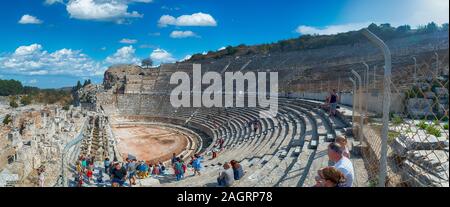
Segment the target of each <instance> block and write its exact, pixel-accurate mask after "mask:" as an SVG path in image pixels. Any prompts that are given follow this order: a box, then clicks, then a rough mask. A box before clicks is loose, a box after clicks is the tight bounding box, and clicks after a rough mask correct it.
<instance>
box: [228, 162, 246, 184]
mask: <svg viewBox="0 0 450 207" xmlns="http://www.w3.org/2000/svg"><path fill="white" fill-rule="evenodd" d="M230 164H231V167H232V168H233V175H234V179H235V180H239V179H241V178H242V177H243V176H244V169H243V168H242V166H241V164H239V163H238V162H237V161H236V160H231V162H230Z"/></svg>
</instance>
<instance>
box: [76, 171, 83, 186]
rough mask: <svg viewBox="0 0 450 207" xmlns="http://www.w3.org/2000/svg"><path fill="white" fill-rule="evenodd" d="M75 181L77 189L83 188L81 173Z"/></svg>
mask: <svg viewBox="0 0 450 207" xmlns="http://www.w3.org/2000/svg"><path fill="white" fill-rule="evenodd" d="M75 181H77V187H83V173H81V172H80V173H78V175H77V177H76V179H75Z"/></svg>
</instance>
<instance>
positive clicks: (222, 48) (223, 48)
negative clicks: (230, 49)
mask: <svg viewBox="0 0 450 207" xmlns="http://www.w3.org/2000/svg"><path fill="white" fill-rule="evenodd" d="M225 49H227V48H226V47H221V48H219V49H218V50H217V51H221V50H225Z"/></svg>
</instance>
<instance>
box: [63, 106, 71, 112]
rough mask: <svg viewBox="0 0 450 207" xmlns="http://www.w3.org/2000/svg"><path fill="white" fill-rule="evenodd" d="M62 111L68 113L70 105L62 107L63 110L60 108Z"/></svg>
mask: <svg viewBox="0 0 450 207" xmlns="http://www.w3.org/2000/svg"><path fill="white" fill-rule="evenodd" d="M62 109H63V110H64V111H69V109H70V105H65V106H63V108H62Z"/></svg>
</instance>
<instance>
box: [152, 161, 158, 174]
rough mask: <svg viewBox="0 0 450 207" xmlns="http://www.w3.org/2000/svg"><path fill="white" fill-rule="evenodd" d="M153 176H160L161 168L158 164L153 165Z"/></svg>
mask: <svg viewBox="0 0 450 207" xmlns="http://www.w3.org/2000/svg"><path fill="white" fill-rule="evenodd" d="M152 174H153V175H159V167H158V165H157V164H154V165H153V171H152Z"/></svg>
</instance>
